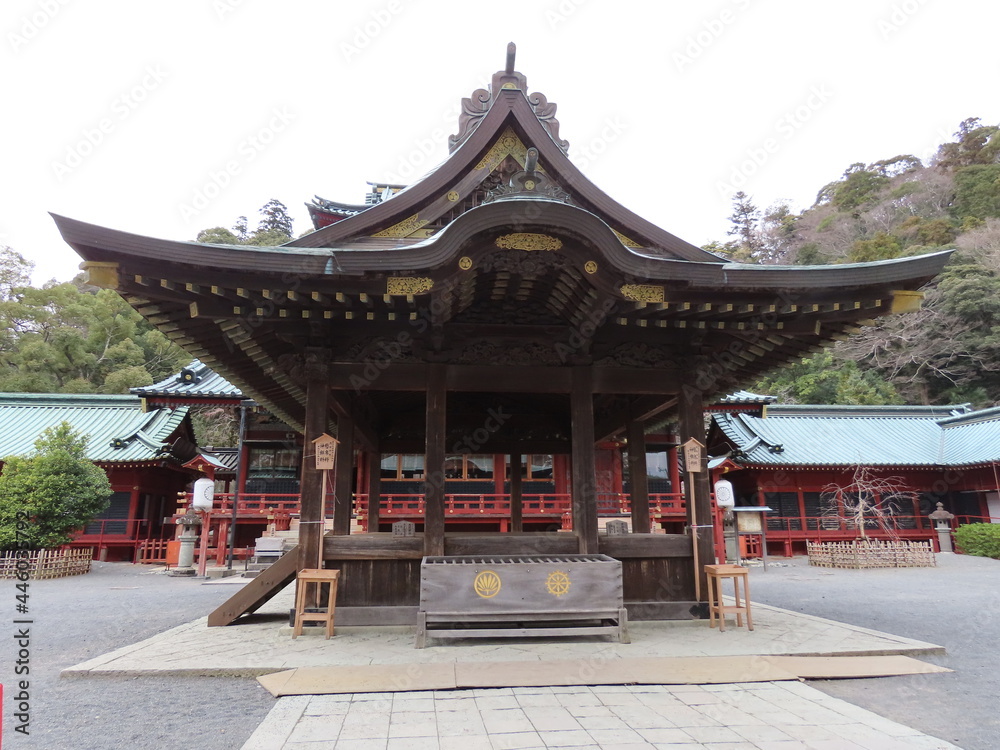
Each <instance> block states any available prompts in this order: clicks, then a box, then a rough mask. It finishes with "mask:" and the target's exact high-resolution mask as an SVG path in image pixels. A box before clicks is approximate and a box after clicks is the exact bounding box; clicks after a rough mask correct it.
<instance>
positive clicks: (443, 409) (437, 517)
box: [424, 365, 448, 555]
mask: <svg viewBox="0 0 1000 750" xmlns="http://www.w3.org/2000/svg"><path fill="white" fill-rule="evenodd" d="M446 376H447V373H446V370H445V365H431V366H430V367H429V368H428V371H427V416H426V435H425V439H424V554H425V555H443V554H444V489H445V481H444V459H445V422H446V417H447V412H448V399H447V382H446V379H447V378H446Z"/></svg>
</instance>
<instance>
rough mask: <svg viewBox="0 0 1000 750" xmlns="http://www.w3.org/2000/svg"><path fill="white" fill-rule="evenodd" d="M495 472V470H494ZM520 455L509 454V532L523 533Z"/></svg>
mask: <svg viewBox="0 0 1000 750" xmlns="http://www.w3.org/2000/svg"><path fill="white" fill-rule="evenodd" d="M494 470H495V469H494ZM521 472H522V469H521V454H520V453H511V454H510V476H509V477H507V479H508V481H510V530H511V531H512V532H514V533H518V532H521V531H524V508H523V506H522V504H521Z"/></svg>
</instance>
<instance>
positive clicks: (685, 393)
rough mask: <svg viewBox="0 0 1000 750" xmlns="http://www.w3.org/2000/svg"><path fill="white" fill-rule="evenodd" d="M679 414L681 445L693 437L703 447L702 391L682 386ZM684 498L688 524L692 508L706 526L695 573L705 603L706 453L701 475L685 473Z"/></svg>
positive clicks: (710, 544)
mask: <svg viewBox="0 0 1000 750" xmlns="http://www.w3.org/2000/svg"><path fill="white" fill-rule="evenodd" d="M678 412H679V413H678V416H679V420H678V421H679V425H678V427H679V429H680V436H679V437H680V441H681V444H682V445H683V444H684V443H686V442H687V441H688V440H689V439H690V438H695V439H696V440H698V442H700V443H703V444H704V443H705V411H704V408H703V405H702V393H701V391H699V390H698V389H697V388H692V387H691V386H687V385H685V386H681V394H680V402H679V404H678ZM685 497H686V501H687V508H688V524H691V522H692V509H694V511H695V513H694V515H695V519H694V521H695V523H694V525H697V526H704V527H706V528H700V529H698V535H697V536H698V542H697V544H698V565H699V570H697V571H696V575H697V576H698V581H699V582H700V585H699V589H700V590H699V594H700V597H699V598H700V600H701V601H708V596H707V592H708V590H707V587H706V582H705V566H706V565H711V564H713V563H714V562H715V542H714V538H715V537H714V534H713V533H712V529H711V528H708V527H709V526H710V525H711V523H712V498H711V495H710V490H709V476H708V455H707V453H704V452H703V453H702V459H701V471H700V472H697V473H694V472H691V471H688V472H686V474H685Z"/></svg>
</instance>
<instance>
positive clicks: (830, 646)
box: [63, 584, 955, 750]
mask: <svg viewBox="0 0 1000 750" xmlns="http://www.w3.org/2000/svg"><path fill="white" fill-rule="evenodd" d="M218 585H223V584H218ZM225 585H238V584H225ZM290 606H291V587H289V588H288V589H286V591H284V592H282V593H281V594H280V595H279V596H278V597H276V598H275V599H273V600H272V601H271V602H269V603H268V604H267V605H266V607H265V608H262V611H261V612H260V613H258V615H256V616H255V618H254V619H253V620H252V621H250V622H246V623H243V624H239V625H235V626H231V627H225V628H209V627H207V626H206V618H201V619H199V620H195V621H194V622H191V623H188V624H186V625H182V626H179V627H176V628H173V629H171V630H168V631H166V632H164V633H160V634H158V635H156V636H153V637H152V638H148V639H147V640H145V641H141V642H139V643H136V644H134V645H132V646H127V647H124V648H120V649H117V650H115V651H112V652H110V653H108V654H105V655H103V656H99V657H97V658H94V659H90V660H88V661H86V662H84V663H82V664H79V665H76V666H74V667H71V668H69V669H67V670H64V672H63V676H64V677H78V678H86V677H89V676H95V675H151V674H153V675H155V674H159V675H164V674H183V675H261V674H268V673H271V672H275V671H278V670H283V669H290V668H293V667H321V666H333V665H365V664H409V663H434V662H459V661H461V662H475V663H477V664H482V663H487V664H488V663H489V662H491V661H494V662H499V661H504V662H510V661H524V660H527V661H532V662H539V661H541V662H544V661H546V660H557V659H558V660H565V659H590V660H593V661H594V663H604V662H605V661H606V660H609V659H612V660H613V659H622V658H635V657H643V656H686V657H691V656H729V655H755V654H787V655H847V654H868V655H870V654H908V655H911V656H912V655H916V656H919V655H920V654H928V653H942V651H943V650H942V649H941V647H939V646H936V645H934V644H931V643H926V642H923V641H916V640H912V639H908V638H902V637H898V636H894V635H890V634H887V633H880V632H878V631H874V630H869V629H866V628H859V627H854V626H851V625H845V624H843V623H837V622H833V621H830V620H824V619H821V618H818V617H811V616H809V615H803V614H798V613H793V612H789V611H786V610H782V609H777V608H774V607H767V606H763V605H757V604H754V605H753V616H754V627H755V629H754V631H753V632H749V631H748V630H746V629H745V628H736V627H735V625H733V626H732V627H729V628H727V630H726V631H725V632H724V633H723V632H719V631H718V630H717V629H710V628H709V627H708V624H707V623H706V622H704V621H689V622H675V621H668V622H636V623H632V624H631V625H630V631H631V636H632V643H631V644H619V643H612V642H607V641H604V640H597V639H583V638H580V639H537V640H530V639H521V640H511V641H501V640H491V641H485V642H478V641H475V642H452V643H449V644H448V645H442V646H434V645H432V646H431V647H429V648H426V649H422V650H418V649H415V648H414V645H413V644H414V629H413V628H406V627H343V628H338V629H337V635H336V637H334V638H332V639H330V640H329V641H327V640H325V639H323V638H322V636H321V635H320V634H317V635H310V636H304V637H300V638H298V639H296V640H292V638H291V635H290V628H288V627H287V616H288V610H289V608H290ZM317 630H321V629H317ZM433 643H434V641H431V644H433ZM670 747H683V748H699V747H704V748H712V749H713V750H745V749H751V748H758V749H760V750H777V749H778V748H782V749H783V750H794V749H797V748H809V749H815V750H856V749H864V750H895V749H897V748H898V749H899V750H902V749H903V748H953V747H955V746H954V745H951V744H949V743H947V742H944V741H942V740H938V739H936V738H933V737H929V736H927V735H923V734H920V733H919V732H917V731H915V730H912V729H909V728H907V727H904V726H902V725H899V724H895V723H893V722H890V721H888V720H886V719H883V718H882V717H880V716H877V715H876V714H873V713H871V712H868V711H865V710H863V709H860V708H858V707H856V706H853V705H851V704H849V703H846V702H844V701H840V700H837V699H835V698H830V697H828V696H826V695H824V694H823V693H821V692H819V691H817V690H814V689H812V688H809V687H808V686H806V685H804V684H802V683H799V682H791V681H789V682H765V683H736V684H727V685H704V686H700V685H675V686H665V685H644V686H637V685H631V686H614V685H612V686H601V687H588V686H577V687H551V688H500V689H469V690H453V691H425V692H406V691H405V690H400V691H398V692H395V693H365V694H342V695H323V696H292V697H286V698H280V699H278V700H277V701H276V702H275V707H274V709H273V710H272V711H271V712H270V714H269V715H268V717H267V718H266V719H265V720H264V721H263V722H262V723H261V725H260V726H259V727H258V729H257V730H256V732H255V733H254V734H253V736H252V737H251V738H250V740H249V741H248V742H247V743H246V745H244V749H245V750H282V749H283V748H288V749H289V750H291V749H293V748H315V749H316V750H319V749H320V748H338V749H339V750H368V749H369V748H379V749H380V750H392V749H394V748H400V749H401V750H402V749H403V748H406V750H421V749H422V748H443V749H445V750H447V749H448V748H455V749H456V750H478V748H489V750H522V749H526V748H561V749H565V750H571V749H572V748H607V749H608V750H610V749H611V748H615V750H630V749H631V748H647V749H652V748H670Z"/></svg>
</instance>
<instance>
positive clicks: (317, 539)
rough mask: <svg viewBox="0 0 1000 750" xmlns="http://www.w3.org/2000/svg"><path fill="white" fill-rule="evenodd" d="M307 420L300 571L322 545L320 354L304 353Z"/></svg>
mask: <svg viewBox="0 0 1000 750" xmlns="http://www.w3.org/2000/svg"><path fill="white" fill-rule="evenodd" d="M306 359H307V363H306V419H305V433H304V441H303V445H302V479H301V482H300V483H299V492H300V493H301V500H300V502H299V563H298V565H299V570H302V569H303V568H315V567H317V565H318V564H319V560H320V559H321V558H320V554H321V551H322V545H323V523H322V521H323V519H322V517H321V513H322V506H323V472H322V471H318V470H317V469H316V454H315V450H316V447H315V446H314V445H313V440H315V439H316V438H318V437H319V436H320V435H322V434H323V433H324V432H326V424H327V414H328V408H329V402H330V386H329V383H328V381H327V366H326V361H325V358H324V357H323V356H322V354H321V353H313V352H307V354H306Z"/></svg>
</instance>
